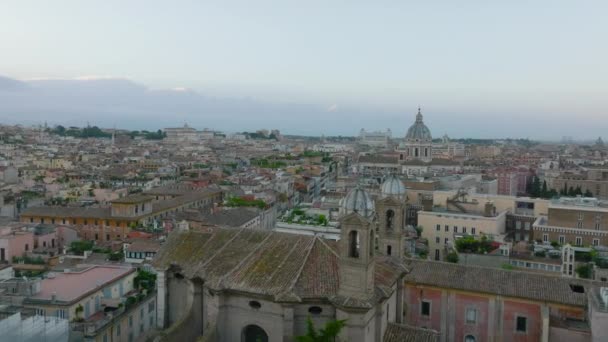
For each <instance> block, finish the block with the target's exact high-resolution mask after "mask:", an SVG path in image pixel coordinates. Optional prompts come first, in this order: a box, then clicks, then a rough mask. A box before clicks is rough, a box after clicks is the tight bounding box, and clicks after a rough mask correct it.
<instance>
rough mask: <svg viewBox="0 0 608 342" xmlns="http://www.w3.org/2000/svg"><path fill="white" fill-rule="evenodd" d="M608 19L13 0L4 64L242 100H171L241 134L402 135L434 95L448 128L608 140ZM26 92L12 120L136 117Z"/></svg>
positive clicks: (597, 10) (195, 121) (598, 8)
mask: <svg viewBox="0 0 608 342" xmlns="http://www.w3.org/2000/svg"><path fill="white" fill-rule="evenodd" d="M606 17H608V2H607V1H605V0H602V1H585V0H581V1H571V0H569V1H562V0H551V1H548V0H535V1H523V0H514V1H481V0H469V1H450V0H445V1H433V0H429V1H405V0H401V1H388V0H378V1H353V0H351V1H338V0H334V1H327V0H326V1H316V0H311V1H291V0H275V1H268V0H256V1H250V0H248V1H230V0H223V1H219V0H218V1H203V0H197V1H195V0H192V1H186V0H173V1H155V0H145V1H143V0H130V1H124V0H88V1H81V0H54V1H44V0H39V1H33V0H3V1H2V3H1V4H0V23H1V29H0V75H1V76H4V77H7V78H11V79H15V80H21V81H24V82H32V81H34V82H38V85H39V84H40V80H55V81H56V80H72V81H73V80H76V81H78V82H72V83H70V86H71V87H81V86H82V83H86V82H87V81H98V80H100V79H102V80H103V79H108V78H111V79H125V80H129V81H131V82H133V83H135V84H137V85H139V86H141V87H145V88H146V89H147V90H148V96H155V95H156V94H157V93H156V91H164V90H171V91H173V92H178V91H181V92H183V91H184V90H187V92H191V93H195V94H197V96H201V97H205V98H207V99H210V98H212V99H221V102H222V103H223V102H227V103H229V104H230V106H229V107H230V110H228V109H226V110H216V111H215V112H209V108H208V107H206V106H201V105H200V104H199V105H198V106H190V107H187V106H186V107H184V106H183V100H175V99H172V100H170V101H169V102H168V103H167V104H166V106H165V107H164V108H165V109H166V110H167V111H168V112H167V113H165V115H168V116H169V118H175V119H176V121H180V122H175V124H174V125H177V124H181V123H182V122H181V121H188V122H190V123H191V124H192V125H193V126H195V127H196V126H205V127H207V126H214V127H211V128H218V129H224V130H229V131H238V130H244V129H247V128H248V129H250V130H253V129H258V128H262V127H268V128H272V127H277V128H280V129H282V130H283V131H286V132H288V133H289V132H292V133H294V134H313V135H319V134H343V135H356V134H357V133H358V131H359V129H361V128H366V129H370V130H373V129H385V128H391V129H392V130H393V132H394V134H395V135H402V134H404V133H405V130H406V129H407V126H408V125H409V124H410V123H411V122H412V121H413V120H414V116H415V112H416V108H417V107H418V106H419V105H420V106H422V108H423V113H424V114H425V121H426V122H427V124H428V125H429V127H430V128H431V130H432V131H433V134H434V135H435V136H440V135H443V134H444V133H447V134H448V135H450V136H454V137H491V136H495V137H506V136H510V137H531V138H534V137H539V138H559V137H561V136H564V135H568V136H573V137H580V138H596V137H597V136H600V135H604V136H606V133H605V132H606V131H607V130H608V65H607V63H608V44H606V43H605V41H606V37H608V20H606ZM104 86H105V87H107V86H108V84H105V85H104ZM38 89H40V88H38ZM11 96H12V98H11V100H10V101H8V100H7V102H10V103H11V105H10V106H6V105H3V103H2V102H0V119H1V118H2V116H5V118H6V121H7V122H12V121H15V120H22V121H24V122H28V121H31V122H35V121H37V120H41V118H43V117H44V116H45V115H49V116H50V117H49V118H48V119H49V121H52V122H54V121H57V122H61V121H62V120H64V121H68V122H77V121H78V120H81V121H84V119H87V120H89V121H91V122H97V121H99V122H100V124H105V125H108V124H116V125H117V126H121V122H120V121H119V122H112V123H110V122H109V120H110V119H108V118H106V119H104V118H103V117H102V118H100V117H99V113H100V110H99V109H100V108H99V107H96V106H100V105H99V102H100V101H99V99H97V101H95V100H91V101H90V102H91V103H88V104H87V105H86V106H85V105H84V104H82V107H80V115H79V116H78V118H76V119H74V118H72V117H71V116H69V115H67V116H65V117H62V116H61V115H62V114H61V113H59V112H62V111H63V112H65V111H66V110H67V109H66V108H65V104H62V106H64V107H62V108H61V110H59V109H57V110H54V109H56V107H58V105H57V104H56V103H54V102H52V101H51V100H49V101H47V102H45V104H46V106H48V107H47V108H43V107H40V108H32V106H31V105H30V106H28V107H27V108H24V107H23V106H22V107H20V106H19V103H18V101H16V99H15V97H14V94H13V95H11ZM116 96H120V93H118V94H116ZM93 97H94V96H93ZM26 99H31V97H25V98H21V100H23V101H24V102H25V101H27V100H26ZM35 99H37V98H35ZM61 99H62V100H64V99H63V98H61ZM103 99H104V100H107V99H108V98H103ZM172 101H178V103H177V104H174V107H172V105H171V103H175V102H172ZM180 101H182V102H180ZM233 102H238V103H240V104H241V105H242V104H243V103H252V104H253V105H252V106H251V107H252V108H251V110H248V109H247V106H236V107H238V109H235V108H234V104H233ZM127 107H129V108H131V107H136V109H130V111H127V110H126V109H125V111H124V112H123V113H114V114H116V116H117V118H122V119H124V120H125V121H124V122H123V123H124V124H126V125H133V126H137V125H139V126H146V127H149V128H157V127H155V125H157V126H158V125H161V124H162V125H169V124H171V122H170V120H166V119H167V118H166V117H163V116H162V114H163V113H161V112H158V111H155V112H154V113H153V114H154V115H153V116H152V118H153V120H149V122H143V121H138V120H139V117H138V116H137V115H135V114H132V113H131V111H141V110H143V109H142V108H141V107H142V105H141V104H140V103H130V104H129V106H125V108H127ZM269 108H270V109H269ZM45 109H46V110H47V112H49V113H53V114H52V115H51V114H46V113H45ZM178 109H181V110H182V111H181V112H177V110H178ZM102 112H103V113H106V114H107V113H108V109H107V108H103V111H102ZM15 113H16V114H15ZM218 113H230V115H227V116H228V118H226V119H222V117H221V116H222V115H223V114H222V115H220V114H218ZM110 114H112V113H110ZM110 116H111V115H110ZM240 118H246V119H244V120H240ZM160 119H162V120H160ZM1 121H5V120H0V122H1ZM112 121H116V119H114V118H113V117H112ZM155 122H156V123H155ZM573 123H576V125H573ZM162 125H161V126H159V127H158V128H162V127H163V126H162ZM252 125H253V126H252ZM245 126H247V127H245Z"/></svg>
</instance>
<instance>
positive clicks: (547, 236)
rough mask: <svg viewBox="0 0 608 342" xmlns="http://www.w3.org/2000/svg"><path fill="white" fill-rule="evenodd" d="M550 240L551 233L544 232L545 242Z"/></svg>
mask: <svg viewBox="0 0 608 342" xmlns="http://www.w3.org/2000/svg"><path fill="white" fill-rule="evenodd" d="M547 241H549V234H543V242H547Z"/></svg>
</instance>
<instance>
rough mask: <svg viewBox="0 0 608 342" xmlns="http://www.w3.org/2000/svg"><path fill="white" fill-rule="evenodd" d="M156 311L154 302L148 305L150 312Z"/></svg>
mask: <svg viewBox="0 0 608 342" xmlns="http://www.w3.org/2000/svg"><path fill="white" fill-rule="evenodd" d="M152 311H154V301H151V302H150V303H148V312H152Z"/></svg>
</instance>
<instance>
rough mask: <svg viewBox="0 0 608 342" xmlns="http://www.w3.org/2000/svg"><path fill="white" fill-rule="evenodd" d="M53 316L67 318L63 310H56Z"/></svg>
mask: <svg viewBox="0 0 608 342" xmlns="http://www.w3.org/2000/svg"><path fill="white" fill-rule="evenodd" d="M55 316H57V317H58V318H67V316H66V314H65V310H64V309H57V311H55Z"/></svg>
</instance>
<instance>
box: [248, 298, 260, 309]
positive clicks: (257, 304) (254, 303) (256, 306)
mask: <svg viewBox="0 0 608 342" xmlns="http://www.w3.org/2000/svg"><path fill="white" fill-rule="evenodd" d="M249 306H250V307H251V308H252V309H256V310H258V309H259V308H261V307H262V304H260V302H258V301H257V300H252V301H250V302H249Z"/></svg>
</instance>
